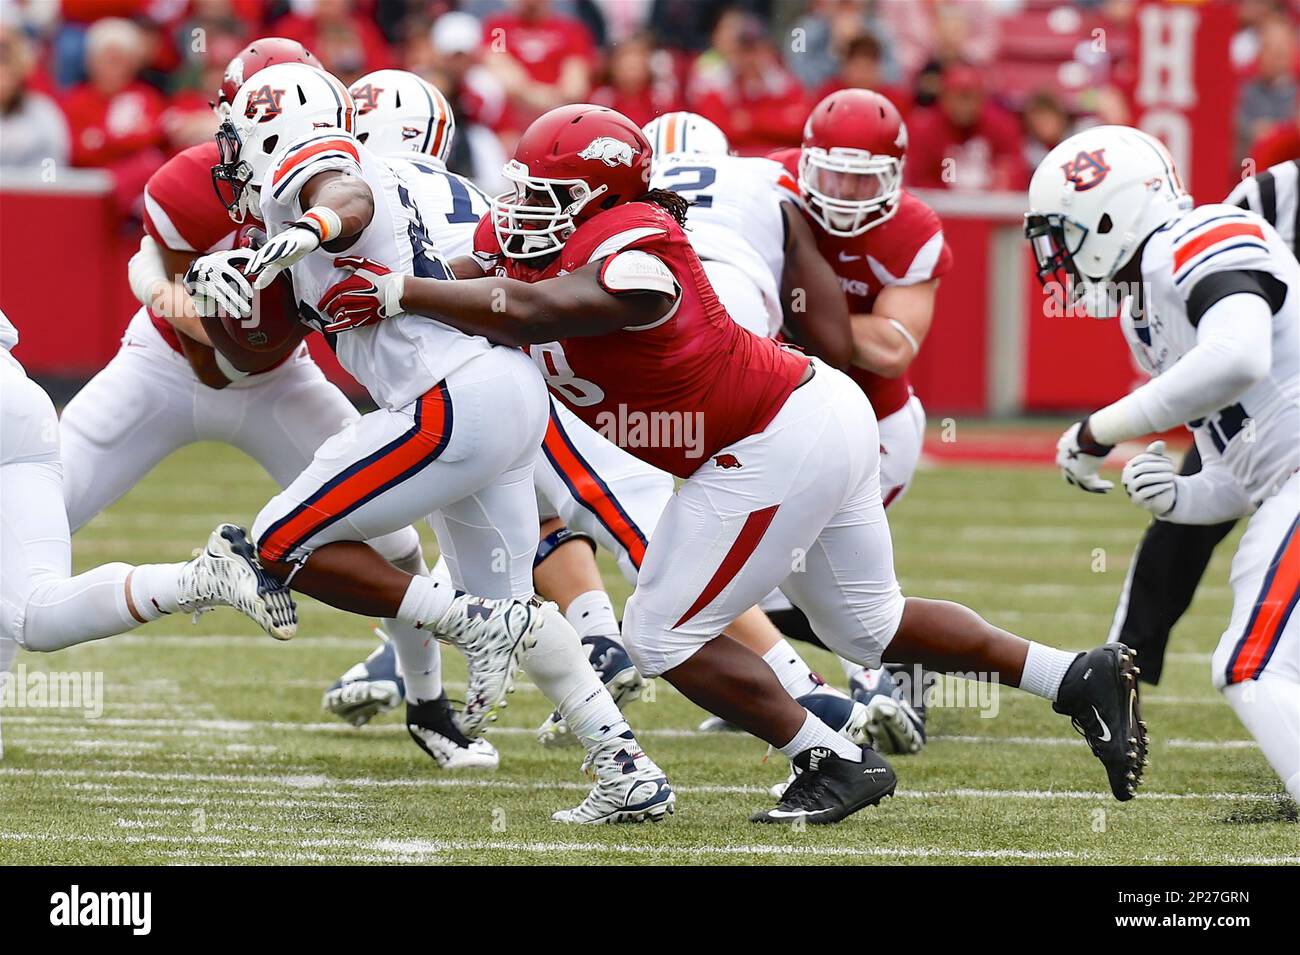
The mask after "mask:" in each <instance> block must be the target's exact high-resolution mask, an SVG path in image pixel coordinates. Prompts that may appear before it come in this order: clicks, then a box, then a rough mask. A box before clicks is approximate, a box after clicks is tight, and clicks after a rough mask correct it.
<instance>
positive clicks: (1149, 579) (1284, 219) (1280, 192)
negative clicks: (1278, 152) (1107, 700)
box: [1110, 159, 1300, 683]
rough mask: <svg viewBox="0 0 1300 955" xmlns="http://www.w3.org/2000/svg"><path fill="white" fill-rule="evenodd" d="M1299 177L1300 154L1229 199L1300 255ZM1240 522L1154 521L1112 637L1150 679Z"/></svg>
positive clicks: (1191, 465)
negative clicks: (1223, 543) (1214, 560)
mask: <svg viewBox="0 0 1300 955" xmlns="http://www.w3.org/2000/svg"><path fill="white" fill-rule="evenodd" d="M1298 180H1300V159H1292V160H1290V161H1288V162H1284V163H1279V164H1278V165H1276V166H1273V167H1271V168H1269V169H1266V170H1264V171H1263V172H1262V173H1260V174H1259V175H1258V176H1249V177H1247V178H1245V179H1243V180H1242V181H1241V182H1239V183H1238V184H1237V187H1236V188H1235V189H1233V190H1232V192H1231V193H1230V194H1229V195H1228V197H1227V198H1226V199H1224V200H1223V201H1224V204H1225V205H1229V206H1237V207H1238V208H1241V209H1249V210H1250V211H1251V212H1254V213H1255V214H1256V215H1260V216H1263V217H1264V219H1265V220H1266V221H1267V222H1268V224H1269V225H1271V226H1272V227H1273V228H1274V229H1276V230H1277V234H1278V235H1279V236H1281V237H1282V241H1283V242H1284V243H1286V245H1287V247H1288V248H1290V250H1291V254H1292V255H1294V256H1296V258H1298V259H1300V247H1298V246H1297V244H1296V234H1297V229H1296V224H1297V222H1300V181H1298ZM1200 469H1201V456H1200V454H1199V453H1198V452H1197V450H1196V446H1195V444H1193V445H1192V447H1191V448H1190V449H1189V450H1188V451H1187V453H1186V454H1185V455H1183V463H1182V465H1181V467H1180V471H1179V473H1181V474H1182V475H1183V476H1184V477H1190V476H1191V475H1193V474H1195V473H1196V472H1197V471H1199V470H1200ZM1236 524H1237V522H1236V520H1227V521H1221V522H1219V523H1217V524H1174V523H1171V522H1169V521H1161V520H1153V521H1152V522H1151V523H1150V524H1149V525H1147V529H1146V532H1145V533H1144V534H1143V535H1142V540H1141V541H1139V542H1138V546H1137V550H1136V551H1135V552H1134V554H1133V560H1132V562H1131V563H1130V564H1129V570H1128V574H1127V575H1126V576H1125V578H1124V586H1123V588H1122V589H1121V591H1120V595H1119V602H1118V603H1117V604H1116V607H1115V617H1114V620H1113V622H1112V623H1111V627H1110V639H1112V640H1118V641H1119V642H1120V643H1123V644H1125V645H1127V646H1129V647H1131V648H1132V649H1133V652H1134V653H1136V654H1137V661H1138V666H1139V667H1140V668H1141V670H1142V677H1141V678H1142V679H1143V680H1145V681H1147V682H1148V683H1159V682H1160V675H1161V672H1162V671H1163V669H1164V662H1165V648H1166V647H1167V646H1168V645H1169V631H1170V630H1171V629H1172V628H1173V626H1174V624H1176V623H1177V622H1178V620H1179V618H1180V617H1182V615H1183V614H1184V613H1185V612H1186V611H1187V608H1188V607H1189V606H1190V605H1191V602H1192V597H1193V596H1194V595H1195V593H1196V588H1197V585H1199V584H1200V582H1201V578H1202V577H1203V576H1204V575H1205V570H1206V568H1207V567H1209V564H1210V558H1211V557H1212V556H1213V555H1214V549H1215V548H1216V547H1218V546H1219V543H1220V542H1221V541H1222V540H1223V539H1224V538H1225V537H1227V536H1228V534H1229V533H1231V531H1232V529H1233V527H1235V526H1236Z"/></svg>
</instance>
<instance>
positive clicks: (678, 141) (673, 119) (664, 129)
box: [641, 111, 731, 159]
mask: <svg viewBox="0 0 1300 955" xmlns="http://www.w3.org/2000/svg"><path fill="white" fill-rule="evenodd" d="M641 132H642V133H644V134H645V138H646V139H648V140H650V145H651V146H653V147H654V151H655V158H656V159H659V158H662V157H663V156H672V155H674V154H676V153H691V154H693V155H696V156H726V155H727V154H729V153H730V152H731V143H729V142H727V134H726V133H724V132H723V131H722V130H721V129H719V128H718V127H717V125H715V124H714V123H712V122H710V121H709V120H707V119H705V118H704V117H703V116H701V115H700V114H699V113H687V112H685V111H678V112H676V113H664V114H663V115H662V116H656V117H655V118H654V119H652V120H650V122H648V123H646V125H645V126H644V127H643V128H642V129H641Z"/></svg>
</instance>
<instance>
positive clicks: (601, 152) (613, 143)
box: [578, 136, 636, 169]
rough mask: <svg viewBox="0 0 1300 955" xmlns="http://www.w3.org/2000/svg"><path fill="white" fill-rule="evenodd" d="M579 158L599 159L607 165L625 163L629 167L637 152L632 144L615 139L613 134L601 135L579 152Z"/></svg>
mask: <svg viewBox="0 0 1300 955" xmlns="http://www.w3.org/2000/svg"><path fill="white" fill-rule="evenodd" d="M578 158H579V159H599V160H600V161H601V162H603V163H604V164H605V165H606V166H611V167H612V166H617V165H620V164H621V165H624V166H627V167H628V168H629V169H631V168H632V160H633V159H635V158H636V152H635V151H634V150H633V149H632V146H631V145H630V144H628V143H625V142H623V141H622V140H618V139H615V138H614V137H613V136H601V137H599V138H598V139H593V140H592V141H591V142H590V143H589V144H588V145H587V148H586V149H584V150H583V151H582V152H580V153H578Z"/></svg>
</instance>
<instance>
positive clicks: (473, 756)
mask: <svg viewBox="0 0 1300 955" xmlns="http://www.w3.org/2000/svg"><path fill="white" fill-rule="evenodd" d="M406 731H407V732H408V733H410V734H411V739H413V740H415V745H417V746H419V747H420V749H422V750H424V751H425V753H427V754H428V755H429V756H431V757H433V759H434V761H435V762H437V764H438V765H439V767H441V768H442V769H447V770H455V769H496V768H497V766H498V765H500V763H501V757H500V755H499V754H498V753H497V751H496V747H494V746H493V745H492V744H491V743H489V742H488V741H487V740H485V739H470V738H468V737H467V736H465V735H464V734H462V733H461V731H460V730H459V729H458V728H457V727H456V719H455V714H454V713H453V712H452V708H451V703H449V702H448V701H447V694H446V693H444V694H443V695H442V696H440V697H438V698H437V699H436V700H428V701H424V700H422V701H420V702H408V703H407V704H406Z"/></svg>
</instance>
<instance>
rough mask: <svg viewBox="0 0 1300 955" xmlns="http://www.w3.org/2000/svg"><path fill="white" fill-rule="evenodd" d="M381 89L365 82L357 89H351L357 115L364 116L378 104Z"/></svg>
mask: <svg viewBox="0 0 1300 955" xmlns="http://www.w3.org/2000/svg"><path fill="white" fill-rule="evenodd" d="M382 92H383V89H382V88H380V87H377V86H374V85H373V84H371V83H367V84H366V85H365V86H362V87H361V88H359V89H355V90H352V102H354V103H356V104H357V115H358V116H365V115H366V113H368V112H370V111H371V110H372V109H374V108H375V107H376V106H378V105H379V94H380V93H382Z"/></svg>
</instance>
